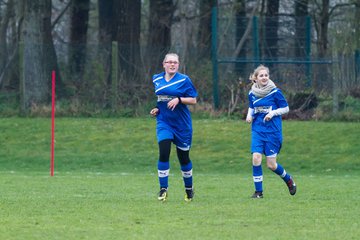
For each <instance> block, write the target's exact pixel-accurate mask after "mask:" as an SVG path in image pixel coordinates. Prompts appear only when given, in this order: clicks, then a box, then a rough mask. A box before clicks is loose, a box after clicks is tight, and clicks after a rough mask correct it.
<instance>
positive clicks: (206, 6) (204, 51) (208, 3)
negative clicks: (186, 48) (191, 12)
mask: <svg viewBox="0 0 360 240" xmlns="http://www.w3.org/2000/svg"><path fill="white" fill-rule="evenodd" d="M216 6H217V0H200V24H199V33H198V36H199V37H198V46H197V48H198V52H199V55H198V57H200V58H203V57H205V58H210V53H211V32H212V31H211V16H212V9H213V7H216Z"/></svg>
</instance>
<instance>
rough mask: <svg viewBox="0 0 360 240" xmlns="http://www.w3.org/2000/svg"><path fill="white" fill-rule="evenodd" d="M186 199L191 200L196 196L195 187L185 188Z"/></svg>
mask: <svg viewBox="0 0 360 240" xmlns="http://www.w3.org/2000/svg"><path fill="white" fill-rule="evenodd" d="M185 193H186V194H185V201H186V202H191V201H192V200H193V198H194V194H195V192H194V188H187V189H185Z"/></svg>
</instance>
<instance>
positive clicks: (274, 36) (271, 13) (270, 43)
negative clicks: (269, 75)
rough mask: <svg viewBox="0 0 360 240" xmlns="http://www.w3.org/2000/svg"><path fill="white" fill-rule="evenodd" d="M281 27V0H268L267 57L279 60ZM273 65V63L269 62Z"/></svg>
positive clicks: (266, 23)
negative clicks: (279, 33)
mask: <svg viewBox="0 0 360 240" xmlns="http://www.w3.org/2000/svg"><path fill="white" fill-rule="evenodd" d="M278 28H279V0H268V1H267V10H266V20H265V42H266V48H265V52H264V53H265V57H266V58H268V59H271V60H277V56H278V52H277V51H278V46H277V45H278ZM268 65H269V66H271V64H268Z"/></svg>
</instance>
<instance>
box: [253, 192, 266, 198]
mask: <svg viewBox="0 0 360 240" xmlns="http://www.w3.org/2000/svg"><path fill="white" fill-rule="evenodd" d="M263 197H264V195H263V193H262V192H258V191H255V192H254V194H253V195H252V196H251V198H263Z"/></svg>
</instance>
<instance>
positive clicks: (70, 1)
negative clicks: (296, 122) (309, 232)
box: [0, 0, 360, 121]
mask: <svg viewBox="0 0 360 240" xmlns="http://www.w3.org/2000/svg"><path fill="white" fill-rule="evenodd" d="M214 9H216V10H217V15H216V20H217V21H216V23H217V26H218V29H217V30H216V31H214V19H212V16H213V13H214ZM254 17H256V18H257V19H258V28H259V29H258V33H259V44H258V45H257V46H256V47H255V49H258V56H259V59H257V61H255V62H254V59H253V53H252V51H254V46H253V40H254V36H253V35H252V34H251V33H254V32H255V31H253V29H254V25H253V24H250V23H251V22H252V21H251V20H252V19H253V18H254ZM307 18H309V19H310V28H306V27H305V23H306V19H307ZM359 19H360V2H359V1H357V0H295V1H293V0H199V1H194V0H182V1H180V0H176V1H173V0H142V1H141V0H121V1H116V0H106V1H105V0H102V1H101V0H53V1H51V0H35V1H27V0H1V1H0V116H15V115H21V116H50V114H49V113H50V112H51V72H52V71H53V70H54V71H55V72H56V83H57V85H56V99H57V105H56V111H57V115H59V116H142V115H146V114H148V111H149V110H150V108H151V107H152V106H153V105H154V104H155V95H154V93H153V86H152V82H151V76H152V74H155V73H157V72H160V71H162V64H161V62H162V59H163V57H164V55H165V54H166V53H167V52H176V53H178V54H179V55H180V61H181V67H180V70H181V71H182V72H184V73H186V74H188V75H189V76H190V77H191V79H192V81H193V82H194V84H195V86H196V87H197V89H198V92H199V97H198V104H197V105H196V106H195V107H194V108H192V111H193V112H194V114H195V115H200V116H205V117H214V116H234V117H243V116H244V112H245V111H246V109H247V92H248V90H249V81H248V79H247V78H248V76H249V74H250V73H251V71H252V70H253V68H254V67H256V65H258V64H259V63H263V62H264V63H265V64H266V65H268V66H269V67H270V70H271V77H272V79H273V80H274V81H275V83H277V85H278V86H279V87H280V88H282V89H283V91H284V92H285V94H286V96H287V98H288V100H289V104H290V109H291V112H290V114H289V115H288V117H289V118H296V119H304V120H305V119H340V120H350V121H359V119H360V84H359V83H360V23H359ZM307 31H309V33H310V37H311V39H310V46H307V45H306V39H305V37H304V36H305V35H306V34H307ZM214 38H215V39H217V42H216V45H214V41H212V40H214ZM307 47H309V49H306V48H307ZM306 53H310V54H311V55H310V56H308V55H306ZM215 54H216V56H217V57H218V59H231V61H229V62H226V63H221V64H220V65H219V69H218V71H219V72H218V75H219V94H220V104H219V106H218V107H214V95H213V93H214V82H213V78H214V75H213V71H214V56H215ZM309 57H310V58H311V59H309ZM239 59H241V60H242V61H240V62H239V61H237V60H239ZM269 60H270V62H267V61H269ZM284 60H286V62H289V61H290V62H292V63H291V64H288V63H286V64H284V63H283V62H284ZM304 60H312V61H313V63H312V64H311V81H309V78H308V75H307V74H308V73H307V74H306V71H307V67H308V66H309V65H306V64H304V63H303V61H304ZM262 61H263V62H262ZM281 61H283V62H281ZM315 62H317V63H315ZM319 63H320V64H319Z"/></svg>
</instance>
